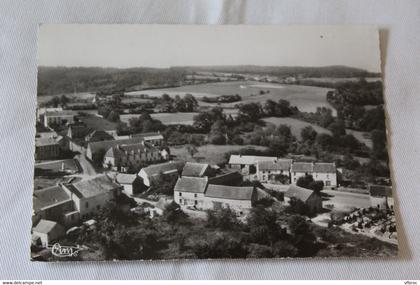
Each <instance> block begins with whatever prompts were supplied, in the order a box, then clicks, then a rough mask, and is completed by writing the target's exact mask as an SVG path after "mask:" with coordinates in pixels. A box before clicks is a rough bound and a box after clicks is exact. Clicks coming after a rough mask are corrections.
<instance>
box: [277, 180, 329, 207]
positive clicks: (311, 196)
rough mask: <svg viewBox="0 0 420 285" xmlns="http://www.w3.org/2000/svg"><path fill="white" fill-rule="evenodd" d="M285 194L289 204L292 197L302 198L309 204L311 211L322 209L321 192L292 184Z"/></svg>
mask: <svg viewBox="0 0 420 285" xmlns="http://www.w3.org/2000/svg"><path fill="white" fill-rule="evenodd" d="M284 196H285V201H286V202H288V203H289V204H290V201H291V200H292V199H296V200H301V201H302V202H303V203H305V204H306V205H307V206H308V209H309V211H310V212H311V213H319V212H320V211H321V210H322V197H321V194H319V193H318V192H315V191H313V190H310V189H306V188H302V187H299V186H296V185H293V184H291V185H290V186H289V189H288V190H287V191H286V192H285V193H284Z"/></svg>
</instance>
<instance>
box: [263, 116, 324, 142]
mask: <svg viewBox="0 0 420 285" xmlns="http://www.w3.org/2000/svg"><path fill="white" fill-rule="evenodd" d="M263 121H265V122H266V123H271V124H274V125H276V126H278V125H281V124H284V125H288V126H290V129H291V131H292V134H293V135H294V136H295V137H296V138H298V139H300V138H301V135H300V132H301V130H302V129H303V128H304V127H307V126H312V128H314V130H315V131H316V132H318V133H325V134H331V132H330V131H329V130H327V129H324V128H322V127H320V126H317V125H314V124H311V123H308V122H304V121H301V120H297V119H294V118H289V117H286V118H277V117H269V118H265V119H263Z"/></svg>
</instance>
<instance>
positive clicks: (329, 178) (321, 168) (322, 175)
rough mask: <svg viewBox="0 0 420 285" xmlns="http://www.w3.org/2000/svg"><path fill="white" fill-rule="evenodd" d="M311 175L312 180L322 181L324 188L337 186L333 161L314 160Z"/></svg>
mask: <svg viewBox="0 0 420 285" xmlns="http://www.w3.org/2000/svg"><path fill="white" fill-rule="evenodd" d="M312 176H313V178H314V180H321V181H322V182H324V186H325V187H326V188H335V187H337V169H336V167H335V163H327V162H316V163H315V164H314V173H313V174H312Z"/></svg>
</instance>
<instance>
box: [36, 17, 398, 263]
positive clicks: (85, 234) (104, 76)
mask: <svg viewBox="0 0 420 285" xmlns="http://www.w3.org/2000/svg"><path fill="white" fill-rule="evenodd" d="M37 61H38V73H37V76H38V78H37V96H36V98H37V107H36V118H35V115H34V125H36V135H35V138H34V143H35V153H34V159H35V169H34V179H33V197H32V198H33V210H32V228H31V229H30V234H31V244H30V245H28V247H29V246H30V252H31V256H30V258H31V260H32V261H49V262H59V261H105V260H109V261H119V260H179V259H188V260H189V259H260V258H264V259H267V258H365V259H367V258H377V259H386V258H394V257H397V255H398V238H397V225H396V218H395V211H394V207H396V208H398V205H397V203H396V202H395V204H394V198H395V196H396V195H397V194H396V191H395V189H394V188H393V187H392V181H391V176H392V164H391V163H390V159H389V153H388V149H389V148H388V146H389V145H388V143H387V141H388V139H389V132H388V131H387V124H388V122H387V119H386V102H385V101H384V96H383V91H384V90H383V73H382V71H381V51H380V41H379V31H378V29H377V28H376V27H374V26H351V25H343V26H316V25H313V26H309V25H307V26H264V25H263V26H248V25H236V26H232V25H227V26H212V25H140V24H138V25H117V24H114V25H110V24H107V25H105V24H102V25H99V24H42V25H40V26H39V31H38V55H37ZM31 159H32V158H31ZM395 201H396V199H395ZM28 210H29V209H28ZM28 232H29V229H28Z"/></svg>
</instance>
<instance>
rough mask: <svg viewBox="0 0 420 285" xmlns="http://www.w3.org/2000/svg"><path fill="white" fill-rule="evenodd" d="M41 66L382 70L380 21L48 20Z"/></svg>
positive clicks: (40, 48) (40, 52) (42, 33)
mask: <svg viewBox="0 0 420 285" xmlns="http://www.w3.org/2000/svg"><path fill="white" fill-rule="evenodd" d="M38 36H39V38H38V64H39V65H41V66H101V67H118V68H126V67H169V66H180V65H181V66H188V65H196V66H197V65H266V66H327V65H346V66H351V67H357V68H363V69H366V70H368V71H373V72H380V52H379V35H378V31H377V29H376V28H375V27H372V26H188V25H87V24H86V25H82V24H79V25H77V24H71V25H69V24H66V25H65V24H62V25H58V24H43V25H41V26H40V30H39V35H38Z"/></svg>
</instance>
